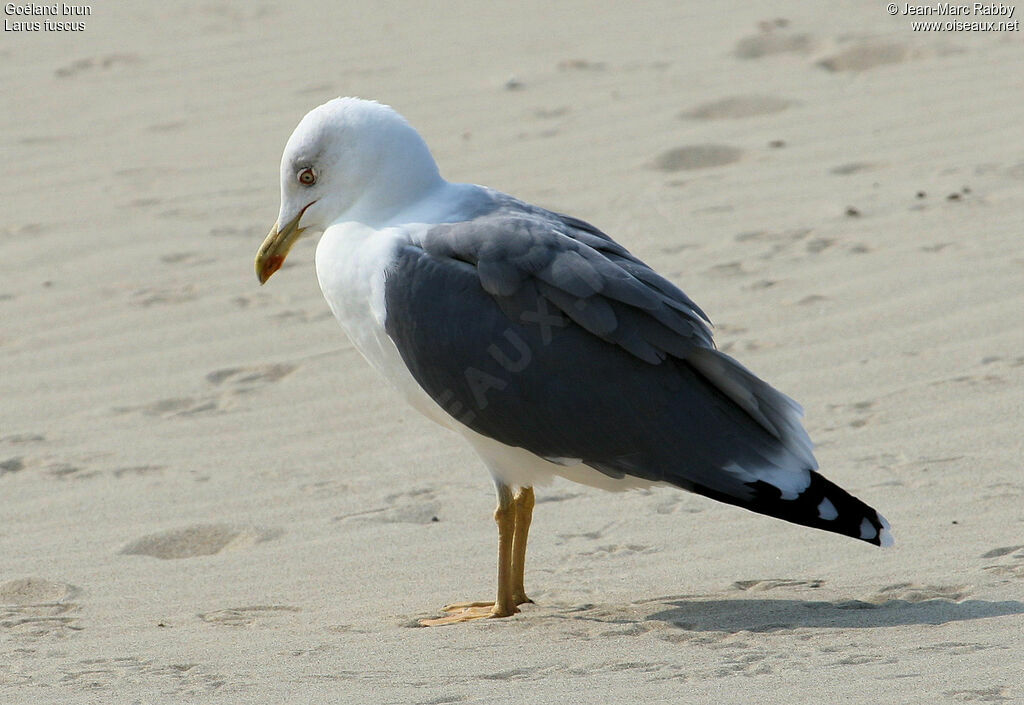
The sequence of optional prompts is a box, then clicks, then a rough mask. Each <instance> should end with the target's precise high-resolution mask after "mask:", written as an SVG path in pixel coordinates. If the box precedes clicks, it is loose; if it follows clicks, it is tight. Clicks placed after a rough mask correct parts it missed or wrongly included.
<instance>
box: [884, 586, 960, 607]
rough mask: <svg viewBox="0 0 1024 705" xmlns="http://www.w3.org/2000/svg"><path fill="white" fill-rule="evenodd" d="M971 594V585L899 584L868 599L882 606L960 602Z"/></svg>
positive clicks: (885, 588)
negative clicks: (945, 601)
mask: <svg viewBox="0 0 1024 705" xmlns="http://www.w3.org/2000/svg"><path fill="white" fill-rule="evenodd" d="M970 594H971V589H970V586H969V585H917V584H916V583H897V584H895V585H889V586H887V587H884V588H882V589H881V590H879V591H878V592H876V593H875V594H874V595H873V596H872V597H870V598H868V602H869V603H871V604H875V605H882V604H885V603H886V602H891V601H893V600H902V601H904V602H925V601H926V600H949V601H952V602H960V601H961V600H963V599H965V598H967V597H968V596H969V595H970Z"/></svg>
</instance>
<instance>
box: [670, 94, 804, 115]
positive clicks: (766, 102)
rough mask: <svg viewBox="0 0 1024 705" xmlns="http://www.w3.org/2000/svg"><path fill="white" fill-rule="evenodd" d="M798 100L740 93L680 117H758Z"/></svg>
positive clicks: (692, 110)
mask: <svg viewBox="0 0 1024 705" xmlns="http://www.w3.org/2000/svg"><path fill="white" fill-rule="evenodd" d="M796 104H797V103H796V101H794V100H787V99H785V98H778V97H776V96H771V95H740V96H732V97H730V98H723V99H721V100H716V101H713V102H711V103H704V104H703V105H698V106H697V107H696V108H692V109H690V110H687V111H686V112H683V113H680V114H679V117H681V118H689V119H693V120H724V119H737V118H748V117H756V116H758V115H771V114H772V113H781V112H782V111H783V110H785V109H787V108H790V107H792V106H794V105H796Z"/></svg>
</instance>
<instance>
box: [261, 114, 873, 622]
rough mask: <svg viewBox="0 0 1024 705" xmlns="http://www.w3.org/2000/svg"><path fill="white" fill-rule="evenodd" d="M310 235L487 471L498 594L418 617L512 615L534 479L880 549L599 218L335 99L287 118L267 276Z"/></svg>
mask: <svg viewBox="0 0 1024 705" xmlns="http://www.w3.org/2000/svg"><path fill="white" fill-rule="evenodd" d="M307 231H319V232H322V233H323V234H322V236H321V238H320V241H319V243H318V244H317V248H316V273H317V278H318V280H319V283H320V288H321V289H322V290H323V294H324V298H325V299H326V300H327V304H328V306H329V307H330V309H331V311H332V312H333V313H334V316H335V317H336V318H337V319H338V322H339V323H340V324H341V327H342V328H343V329H344V330H345V332H346V333H347V335H348V337H349V338H350V339H351V341H352V343H353V344H354V346H355V347H356V348H357V349H358V350H359V352H360V353H362V355H363V357H365V358H366V360H367V361H368V362H369V363H370V365H372V366H373V367H374V368H376V370H377V371H378V372H379V373H380V374H381V375H382V376H383V377H384V379H385V380H387V381H388V382H389V383H390V384H391V385H392V386H393V387H394V388H395V389H396V390H397V391H398V392H399V393H400V394H401V395H402V396H403V397H404V398H405V399H406V400H407V401H408V403H409V404H411V405H412V406H413V407H414V408H415V409H417V410H418V411H420V412H421V413H423V414H424V415H425V416H427V417H428V418H429V419H431V420H433V421H435V422H436V423H438V424H439V425H441V426H443V427H446V428H448V429H451V430H452V431H454V432H456V433H458V434H459V435H461V436H462V437H463V438H465V439H466V440H467V441H468V442H469V444H470V445H471V446H472V448H473V449H474V450H475V451H476V453H477V454H478V455H479V456H480V458H481V459H482V460H483V463H484V465H485V466H486V468H487V470H488V471H489V472H490V474H491V477H492V479H493V481H494V487H495V491H496V494H497V508H496V509H495V512H494V519H495V522H496V523H497V526H498V580H497V582H498V587H497V595H496V597H495V599H494V600H493V601H486V602H462V603H455V604H451V605H448V606H446V607H444V608H443V614H444V616H441V617H438V618H436V619H425V620H422V621H421V624H423V625H425V626H440V625H446V624H453V623H457V622H466V621H469V620H475V619H480V618H498V617H509V616H511V615H513V614H515V613H517V612H518V611H519V606H520V605H522V604H525V603H528V602H532V601H531V600H530V598H528V597H527V595H526V591H525V589H524V587H523V582H524V572H525V565H526V543H527V537H528V534H529V530H530V521H531V518H532V515H533V507H534V501H535V500H534V487H537V486H545V485H547V484H550V482H551V481H552V480H553V479H554V478H556V477H561V478H565V479H567V480H570V481H573V482H578V483H582V484H584V485H589V486H593V487H598V488H602V489H606V490H625V489H630V488H647V487H652V486H671V487H675V488H679V489H683V490H688V491H690V492H694V493H697V494H700V495H703V496H705V497H709V498H711V499H714V500H718V501H720V502H725V503H728V504H732V505H736V506H738V507H742V508H744V509H748V510H750V511H753V512H757V513H760V514H765V515H768V516H772V517H777V518H779V519H783V520H786V521H789V522H793V523H795V524H801V525H804V526H809V527H813V528H817V529H824V530H826V531H832V532H836V533H839V534H843V535H846V536H850V537H853V538H856V539H861V540H863V541H866V542H868V543H871V544H875V545H877V546H889V545H891V544H892V542H893V539H892V534H891V533H890V530H889V523H888V522H887V521H886V520H885V518H884V517H882V516H881V515H880V514H879V513H878V512H876V511H875V510H874V509H872V508H871V507H870V506H868V505H867V504H865V503H864V502H862V501H861V500H859V499H857V498H856V497H854V496H852V495H850V494H849V493H848V492H846V491H845V490H843V489H842V488H840V487H839V486H837V485H835V484H833V483H832V482H830V481H829V480H827V479H825V478H824V477H823V476H822V475H820V474H819V473H818V472H816V470H817V469H818V463H817V461H816V460H815V458H814V455H813V452H812V445H811V440H810V438H809V437H808V435H807V432H806V431H805V430H804V428H803V425H802V423H801V417H802V416H803V410H802V409H801V407H800V406H799V404H797V403H796V402H795V401H793V400H792V399H790V398H789V397H787V396H786V395H784V394H782V393H781V392H779V391H777V390H776V389H774V388H773V387H771V386H770V385H769V384H768V383H766V382H764V381H762V380H761V379H759V378H758V377H757V376H756V375H754V373H753V372H751V371H750V370H748V369H747V368H746V367H744V366H743V365H741V364H740V363H739V362H737V361H736V360H734V359H733V358H732V357H730V356H729V355H726V354H724V353H722V352H720V351H718V350H717V349H716V348H715V345H714V342H713V340H712V333H711V327H710V326H711V323H710V320H709V319H708V317H707V316H706V315H705V313H704V312H703V311H702V310H701V309H700V308H699V307H698V306H697V304H695V303H694V302H693V301H692V300H690V298H689V297H688V296H687V295H686V294H684V293H683V292H682V291H681V290H680V289H679V288H678V287H676V286H675V285H674V284H672V283H671V282H670V281H668V280H667V279H665V278H664V277H662V276H660V275H659V274H657V273H656V272H655V271H654V270H653V269H652V268H651V267H649V266H648V265H646V264H645V263H644V262H642V261H641V260H640V259H638V258H637V257H635V256H634V255H632V254H631V253H630V252H629V251H628V250H627V249H626V248H625V247H623V246H622V245H620V244H618V243H617V242H615V241H614V240H613V239H612V238H611V237H609V236H608V235H606V234H605V233H603V232H602V231H601V230H599V229H597V228H596V227H594V226H593V225H591V224H589V223H587V222H584V221H583V220H579V219H577V218H574V217H571V216H567V215H562V214H559V213H555V212H552V211H549V210H546V209H544V208H541V207H538V206H535V205H531V204H529V203H526V202H524V201H521V200H519V199H517V198H514V197H513V196H510V195H508V194H505V193H502V192H500V191H496V190H494V189H490V188H486V187H483V186H477V185H474V184H463V183H450V182H448V181H446V180H445V179H444V178H442V176H441V174H440V172H439V170H438V167H437V164H436V162H435V161H434V158H433V156H432V155H431V153H430V150H429V148H428V147H427V144H426V143H425V142H424V140H423V138H422V137H421V136H420V135H419V133H418V132H417V131H416V130H415V129H414V128H413V127H412V126H411V125H410V124H409V123H408V122H407V121H406V120H405V118H403V117H402V116H401V115H399V114H398V113H397V112H396V111H395V110H393V109H392V108H391V107H389V106H386V105H383V104H381V103H377V102H374V101H368V100H362V99H358V98H336V99H334V100H331V101H329V102H327V103H324V104H323V105H321V106H319V107H317V108H314V109H313V110H312V111H310V112H309V113H308V114H307V115H306V116H305V117H303V118H302V120H301V121H300V122H299V124H298V126H297V127H296V128H295V131H294V132H293V133H292V135H291V137H290V138H289V139H288V142H287V144H286V145H285V149H284V154H283V156H282V159H281V207H280V211H279V214H278V219H277V222H276V223H275V225H274V227H273V228H272V229H271V231H270V234H269V235H267V237H266V240H265V241H264V242H263V244H262V245H261V246H260V248H259V251H258V253H257V256H256V274H257V276H258V278H259V281H260V283H261V284H263V283H265V282H266V281H267V279H269V278H270V276H271V275H272V274H274V272H276V271H277V270H278V269H279V268H280V267H281V265H282V264H283V262H284V260H285V257H286V256H287V255H288V252H289V250H290V248H291V247H292V245H294V243H295V242H296V240H298V239H299V237H300V236H301V235H303V233H305V232H307Z"/></svg>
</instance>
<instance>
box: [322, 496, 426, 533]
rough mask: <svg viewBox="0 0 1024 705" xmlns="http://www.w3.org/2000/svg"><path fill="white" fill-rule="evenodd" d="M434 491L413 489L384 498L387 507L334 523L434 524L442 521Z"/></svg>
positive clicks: (358, 513) (339, 517)
mask: <svg viewBox="0 0 1024 705" xmlns="http://www.w3.org/2000/svg"><path fill="white" fill-rule="evenodd" d="M435 496H436V495H435V494H434V492H433V490H428V489H412V490H409V491H407V492H399V493H397V494H391V495H388V496H387V497H385V498H384V502H385V504H386V506H383V507H376V508H374V509H366V510H363V511H361V512H355V513H353V514H344V515H342V516H337V517H334V521H346V520H348V519H358V520H362V521H372V522H380V523H385V524H432V523H434V522H437V521H440V520H439V519H438V515H439V514H440V512H441V503H440V502H438V501H437V500H436V499H435Z"/></svg>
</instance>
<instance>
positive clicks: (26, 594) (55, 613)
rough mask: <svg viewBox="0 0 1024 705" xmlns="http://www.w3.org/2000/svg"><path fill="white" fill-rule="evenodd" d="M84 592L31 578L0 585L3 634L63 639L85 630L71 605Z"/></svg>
mask: <svg viewBox="0 0 1024 705" xmlns="http://www.w3.org/2000/svg"><path fill="white" fill-rule="evenodd" d="M80 592H81V591H80V590H79V589H78V588H77V587H75V586H74V585H69V584H68V583H62V582H59V581H55V580H47V579H46V578H39V577H28V578H18V579H15V580H8V581H7V582H5V583H0V634H2V633H7V634H10V635H12V636H23V637H48V636H58V637H63V636H66V635H68V634H69V633H72V632H75V631H80V630H81V629H82V627H81V626H80V625H79V624H78V619H77V618H76V617H74V616H73V615H74V613H75V612H77V611H78V604H76V603H75V602H72V598H74V597H76V596H77V595H78V594H79V593H80Z"/></svg>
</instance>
